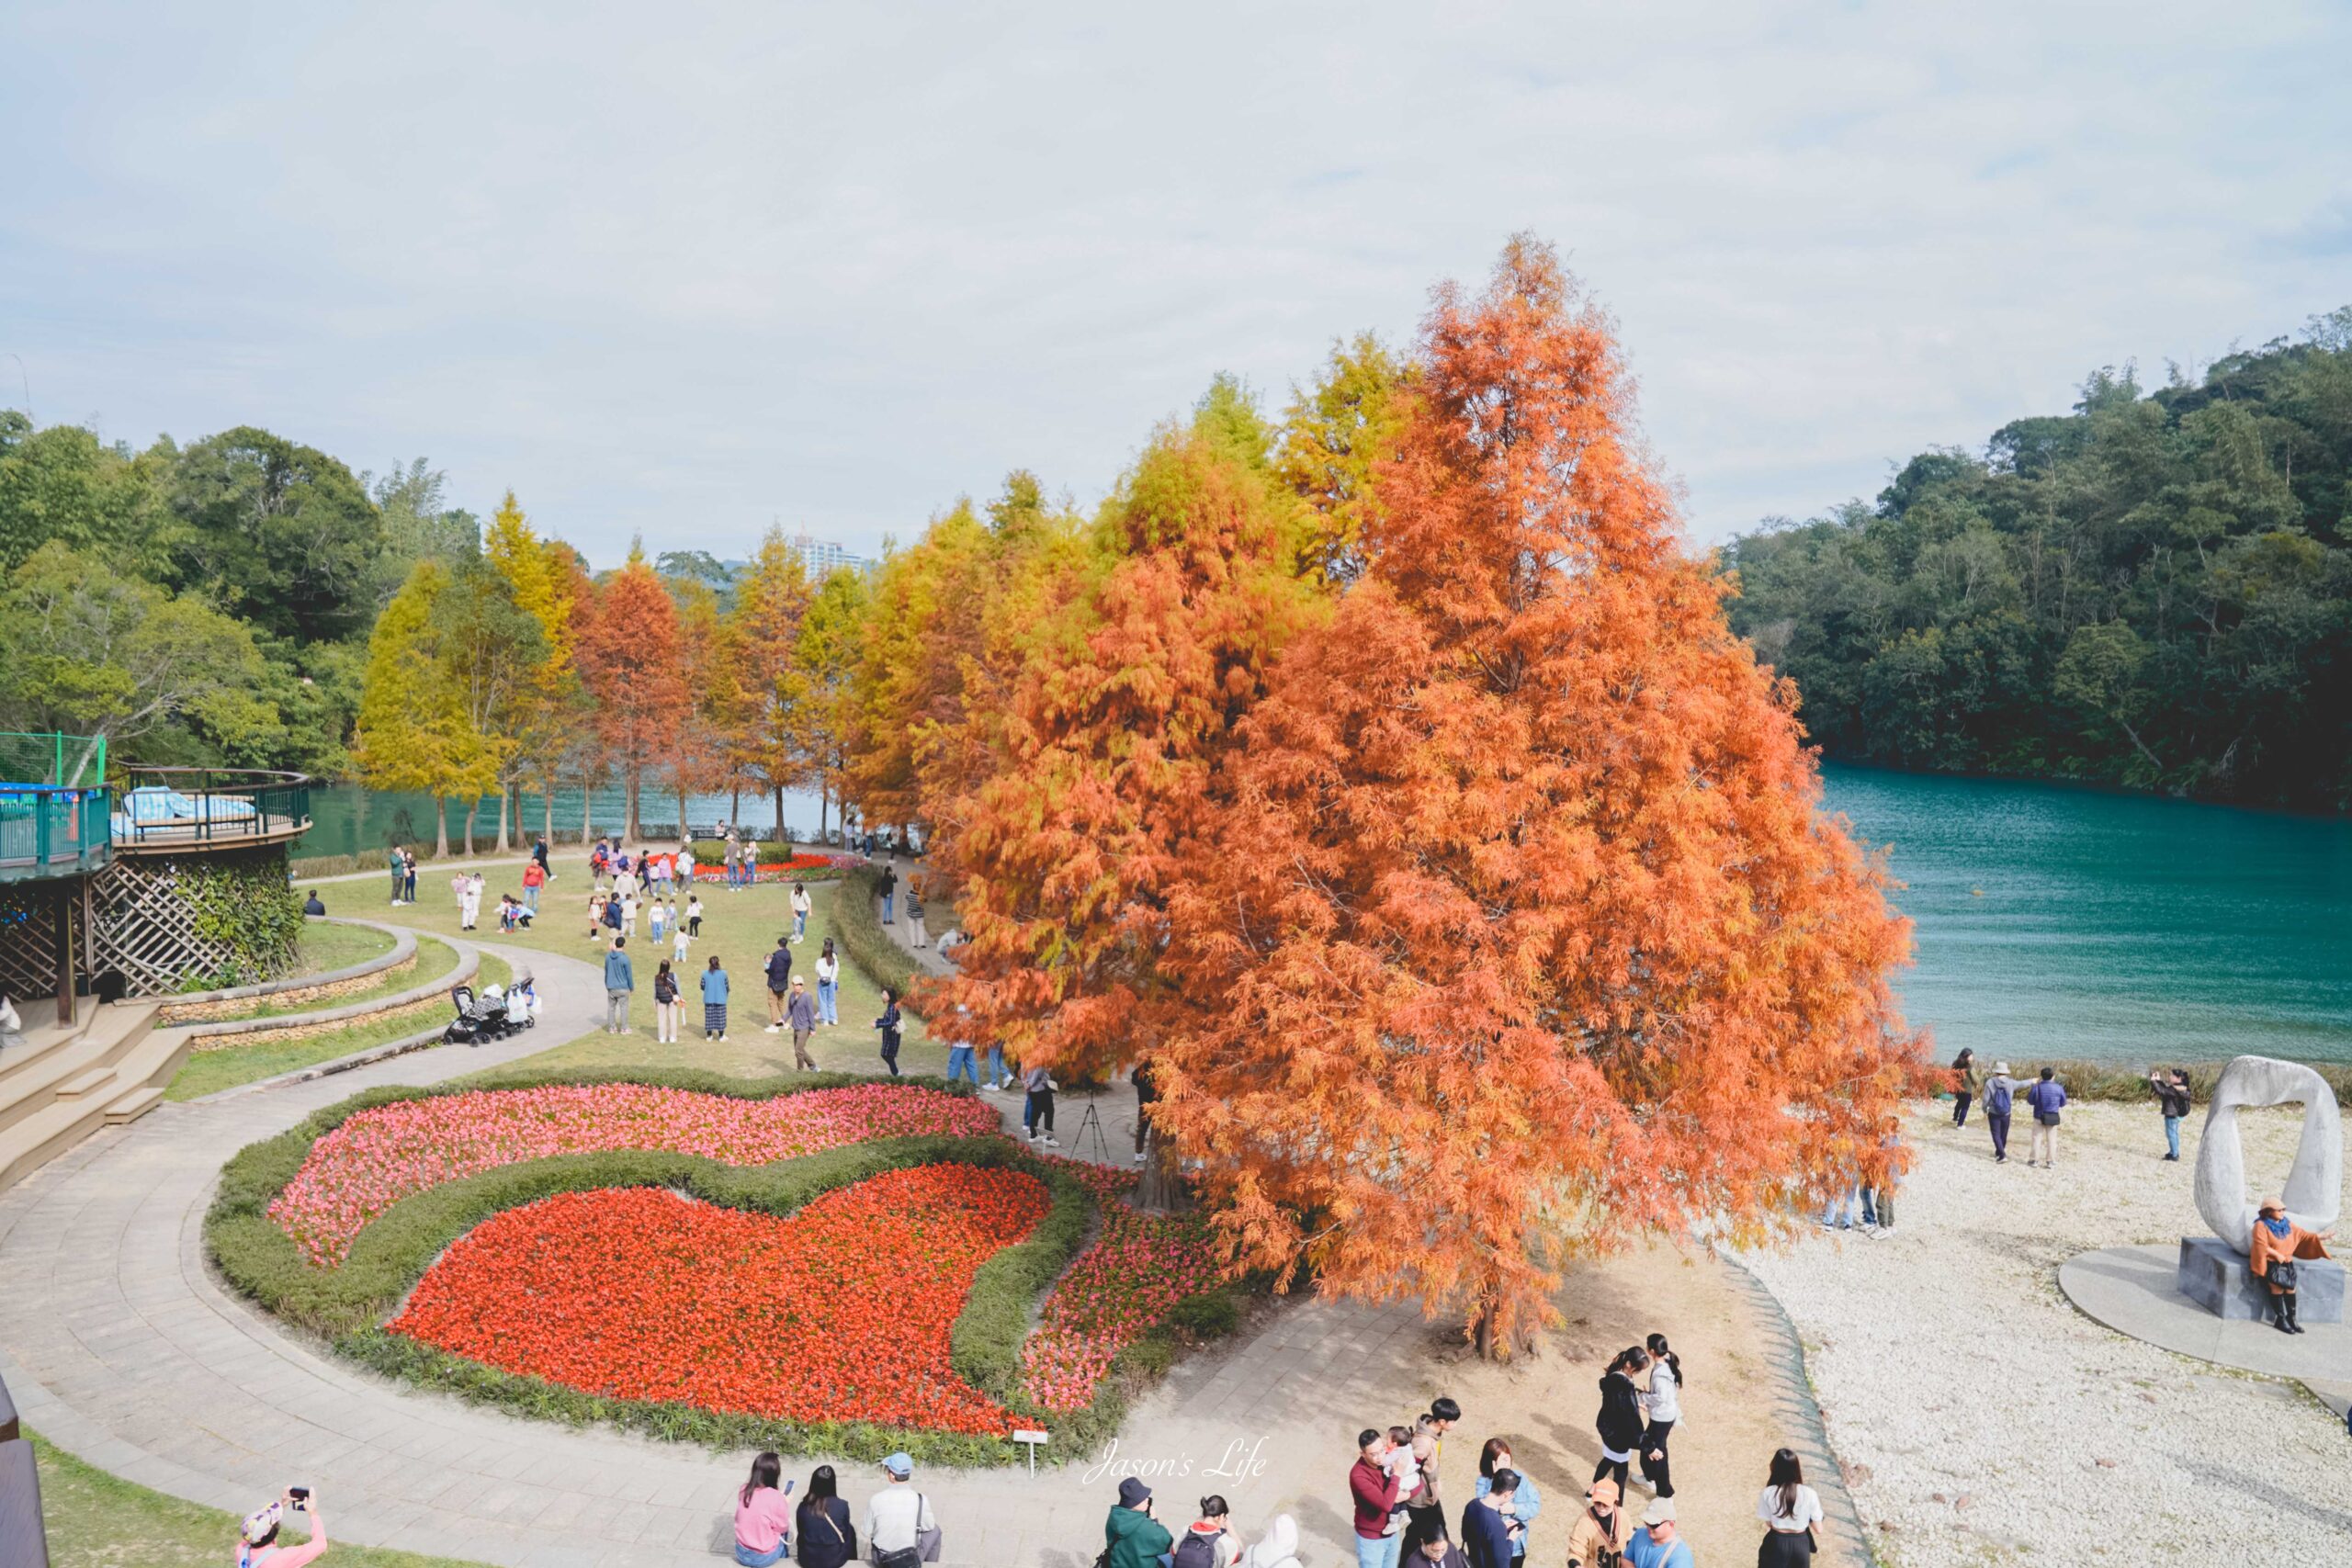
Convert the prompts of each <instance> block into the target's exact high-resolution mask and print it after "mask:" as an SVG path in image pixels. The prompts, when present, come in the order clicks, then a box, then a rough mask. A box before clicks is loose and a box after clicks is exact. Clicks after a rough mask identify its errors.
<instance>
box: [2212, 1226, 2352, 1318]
mask: <svg viewBox="0 0 2352 1568" xmlns="http://www.w3.org/2000/svg"><path fill="white" fill-rule="evenodd" d="M2295 1271H2296V1287H2295V1298H2296V1299H2295V1314H2296V1316H2297V1317H2298V1318H2299V1319H2301V1321H2303V1322H2305V1323H2342V1322H2343V1321H2344V1265H2343V1264H2341V1263H2338V1262H2336V1261H2335V1259H2334V1258H2306V1259H2302V1260H2301V1261H2299V1262H2298V1263H2297V1264H2296V1265H2295ZM2177 1282H2178V1284H2179V1286H2180V1293H2181V1294H2182V1295H2184V1296H2187V1297H2188V1299H2189V1300H2190V1301H2192V1302H2195V1303H2197V1304H2198V1305H2199V1306H2201V1307H2203V1308H2204V1309H2205V1310H2206V1311H2208V1312H2210V1313H2212V1314H2215V1315H2217V1316H2219V1317H2222V1318H2224V1319H2233V1318H2237V1319H2247V1320H2251V1321H2254V1322H2257V1323H2258V1322H2261V1321H2263V1320H2264V1319H2266V1318H2267V1317H2269V1315H2270V1287H2269V1286H2267V1285H2266V1284H2264V1283H2263V1282H2262V1281H2261V1280H2257V1279H2256V1278H2255V1277H2254V1270H2253V1269H2250V1268H2248V1267H2247V1266H2246V1258H2245V1254H2244V1253H2242V1252H2239V1251H2238V1250H2236V1249H2235V1248H2234V1247H2230V1246H2228V1245H2227V1244H2226V1243H2223V1242H2221V1241H2218V1240H2216V1239H2215V1238H2213V1237H2212V1236H2210V1235H2203V1236H2184V1237H2182V1238H2181V1243H2180V1274H2179V1278H2178V1281H2177Z"/></svg>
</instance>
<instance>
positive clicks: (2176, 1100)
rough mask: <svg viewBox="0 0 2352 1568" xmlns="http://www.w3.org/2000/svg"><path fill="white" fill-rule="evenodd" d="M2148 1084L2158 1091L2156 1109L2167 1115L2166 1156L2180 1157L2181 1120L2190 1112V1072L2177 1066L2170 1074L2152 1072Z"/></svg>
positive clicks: (2167, 1157)
mask: <svg viewBox="0 0 2352 1568" xmlns="http://www.w3.org/2000/svg"><path fill="white" fill-rule="evenodd" d="M2148 1085H2149V1087H2150V1088H2152V1089H2154V1090H2155V1091H2156V1109H2157V1110H2159V1111H2163V1112H2164V1117H2165V1158H2166V1159H2168V1160H2177V1159H2179V1158H2180V1122H2181V1118H2182V1117H2184V1116H2187V1115H2188V1072H2187V1070H2186V1069H2184V1068H2180V1067H2175V1068H2173V1070H2172V1071H2171V1073H2170V1074H2169V1075H2167V1074H2165V1073H2150V1074H2149V1075H2148Z"/></svg>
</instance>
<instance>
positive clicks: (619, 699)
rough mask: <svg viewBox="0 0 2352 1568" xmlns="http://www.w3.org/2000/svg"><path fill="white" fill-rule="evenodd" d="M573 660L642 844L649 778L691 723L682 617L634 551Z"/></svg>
mask: <svg viewBox="0 0 2352 1568" xmlns="http://www.w3.org/2000/svg"><path fill="white" fill-rule="evenodd" d="M576 624H577V626H578V631H577V637H578V641H577V642H576V643H575V645H574V651H573V657H574V658H575V659H576V660H578V662H579V665H580V675H581V679H582V681H583V682H586V684H587V687H588V695H589V698H590V704H591V708H592V713H593V716H594V721H595V730H596V739H598V741H600V742H601V743H602V746H603V750H604V756H605V760H607V761H609V762H610V764H611V766H612V767H613V769H614V771H615V772H616V773H619V774H620V776H621V784H622V785H623V787H624V788H625V790H626V791H627V795H628V828H627V834H628V840H629V842H630V843H631V844H635V843H636V842H637V841H638V840H639V839H641V838H643V837H644V828H643V818H641V817H640V815H639V809H638V807H639V801H640V800H641V799H642V798H643V795H644V786H645V775H646V773H647V772H648V770H650V769H655V768H658V767H660V766H661V765H662V762H663V761H665V760H666V758H667V756H668V754H669V750H670V748H671V745H672V742H673V739H674V737H675V736H676V735H677V733H678V729H679V727H680V726H682V725H684V724H687V723H689V722H690V721H691V713H690V711H689V709H688V706H687V703H686V683H685V680H684V675H683V673H682V671H681V668H680V665H679V661H678V612H677V607H676V606H675V605H673V604H672V603H671V602H670V592H669V590H668V589H666V588H664V587H662V579H661V578H660V577H659V576H658V575H657V574H656V573H655V572H654V570H653V569H652V568H651V567H650V566H649V565H647V564H646V560H645V551H644V550H643V548H641V547H637V546H634V545H633V546H631V547H630V549H629V552H628V563H627V564H626V565H624V566H623V567H622V568H621V569H620V570H618V571H616V572H615V573H613V575H612V578H611V580H610V581H607V582H606V583H605V585H604V587H603V589H602V590H601V591H599V592H597V594H596V597H595V602H594V607H593V609H592V610H591V613H590V614H589V615H586V616H585V617H583V618H582V619H581V620H580V621H579V622H577V623H576Z"/></svg>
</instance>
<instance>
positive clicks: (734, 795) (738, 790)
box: [727, 779, 743, 828]
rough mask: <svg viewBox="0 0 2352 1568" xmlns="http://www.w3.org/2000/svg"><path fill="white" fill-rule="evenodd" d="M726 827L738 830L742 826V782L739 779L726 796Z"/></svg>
mask: <svg viewBox="0 0 2352 1568" xmlns="http://www.w3.org/2000/svg"><path fill="white" fill-rule="evenodd" d="M727 825H728V826H729V828H740V827H741V826H742V825H743V781H742V780H741V779H737V780H736V781H735V787H734V789H733V790H732V791H731V792H730V793H729V795H728V796H727Z"/></svg>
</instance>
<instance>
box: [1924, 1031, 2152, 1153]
mask: <svg viewBox="0 0 2352 1568" xmlns="http://www.w3.org/2000/svg"><path fill="white" fill-rule="evenodd" d="M1951 1074H1952V1109H1951V1124H1952V1125H1953V1126H1955V1127H1965V1126H1967V1125H1968V1108H1969V1106H1970V1104H1971V1103H1972V1102H1975V1101H1980V1100H1981V1101H1982V1102H1983V1104H1984V1107H1985V1129H1986V1131H1988V1132H1990V1133H1991V1134H1992V1135H1993V1163H1994V1164H1996V1165H2007V1164H2008V1162H2009V1120H2010V1118H2011V1117H2012V1116H2014V1115H2015V1114H2016V1112H2017V1106H2018V1101H2019V1100H2023V1101H2024V1102H2025V1105H2026V1108H2027V1109H2028V1110H2029V1111H2031V1112H2032V1115H2033V1152H2032V1153H2031V1154H2030V1155H2028V1156H2026V1161H2025V1163H2026V1166H2027V1168H2029V1169H2030V1168H2033V1167H2034V1166H2037V1165H2038V1166H2040V1167H2041V1168H2042V1169H2044V1170H2054V1169H2056V1168H2057V1166H2058V1126H2059V1123H2060V1122H2063V1121H2064V1119H2065V1115H2064V1113H2065V1109H2066V1086H2065V1085H2064V1084H2062V1083H2060V1082H2059V1081H2058V1069H2057V1068H2055V1067H2044V1068H2042V1069H2041V1077H2039V1078H2037V1079H2035V1080H2034V1081H2033V1082H2032V1083H2031V1084H2030V1085H2028V1084H2025V1083H2022V1082H2020V1081H2019V1080H2018V1079H2017V1078H2014V1077H2010V1076H2009V1065H2008V1063H2007V1062H1995V1063H1994V1064H1993V1070H1992V1072H1991V1073H1990V1074H1989V1075H1988V1074H1986V1073H1985V1071H1984V1070H1983V1069H1982V1068H1980V1067H1979V1066H1977V1065H1976V1053H1975V1052H1974V1051H1973V1050H1962V1052H1961V1054H1960V1055H1958V1056H1956V1057H1954V1058H1952V1064H1951ZM2186 1113H2187V1107H2186V1105H2185V1104H2184V1106H2183V1114H2186ZM2176 1142H2177V1134H2176Z"/></svg>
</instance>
